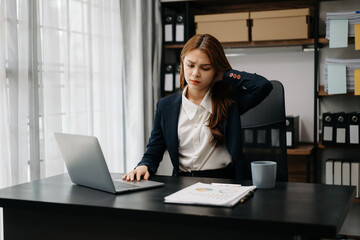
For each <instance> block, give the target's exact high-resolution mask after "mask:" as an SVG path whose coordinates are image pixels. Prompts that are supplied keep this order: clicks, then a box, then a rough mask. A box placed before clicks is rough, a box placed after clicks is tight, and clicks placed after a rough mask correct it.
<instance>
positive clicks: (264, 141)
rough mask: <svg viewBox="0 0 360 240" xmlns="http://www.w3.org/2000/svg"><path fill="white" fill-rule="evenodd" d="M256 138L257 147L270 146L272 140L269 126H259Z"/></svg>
mask: <svg viewBox="0 0 360 240" xmlns="http://www.w3.org/2000/svg"><path fill="white" fill-rule="evenodd" d="M255 140H256V141H255V145H256V147H268V146H269V145H270V141H271V136H270V129H269V127H263V128H258V129H257V130H256V138H255Z"/></svg>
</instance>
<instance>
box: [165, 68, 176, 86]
mask: <svg viewBox="0 0 360 240" xmlns="http://www.w3.org/2000/svg"><path fill="white" fill-rule="evenodd" d="M164 75H165V76H164V92H173V91H174V81H175V67H174V64H165V74H164Z"/></svg>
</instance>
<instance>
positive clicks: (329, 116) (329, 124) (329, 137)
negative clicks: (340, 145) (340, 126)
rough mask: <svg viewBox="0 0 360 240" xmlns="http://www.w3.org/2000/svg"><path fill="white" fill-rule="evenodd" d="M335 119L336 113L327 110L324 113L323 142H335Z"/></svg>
mask: <svg viewBox="0 0 360 240" xmlns="http://www.w3.org/2000/svg"><path fill="white" fill-rule="evenodd" d="M334 124H335V119H334V114H333V113H330V112H326V113H323V114H322V136H321V140H322V144H324V145H326V144H334V143H335V138H334V135H335V133H334V132H335V129H334V127H335V126H334Z"/></svg>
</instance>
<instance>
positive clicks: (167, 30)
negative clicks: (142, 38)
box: [164, 14, 175, 43]
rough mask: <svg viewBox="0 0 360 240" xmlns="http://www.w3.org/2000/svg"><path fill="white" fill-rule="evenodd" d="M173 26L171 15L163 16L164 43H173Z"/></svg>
mask: <svg viewBox="0 0 360 240" xmlns="http://www.w3.org/2000/svg"><path fill="white" fill-rule="evenodd" d="M174 26H175V20H174V15H173V14H165V16H164V42H165V43H173V42H174Z"/></svg>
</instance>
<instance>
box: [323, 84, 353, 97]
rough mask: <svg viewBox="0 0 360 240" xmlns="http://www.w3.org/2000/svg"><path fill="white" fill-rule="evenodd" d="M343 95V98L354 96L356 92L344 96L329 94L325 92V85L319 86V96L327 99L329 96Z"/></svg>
mask: <svg viewBox="0 0 360 240" xmlns="http://www.w3.org/2000/svg"><path fill="white" fill-rule="evenodd" d="M342 95H343V96H354V92H347V93H343V94H328V93H327V92H325V90H324V85H320V86H319V91H318V96H321V97H327V96H342Z"/></svg>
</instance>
